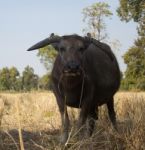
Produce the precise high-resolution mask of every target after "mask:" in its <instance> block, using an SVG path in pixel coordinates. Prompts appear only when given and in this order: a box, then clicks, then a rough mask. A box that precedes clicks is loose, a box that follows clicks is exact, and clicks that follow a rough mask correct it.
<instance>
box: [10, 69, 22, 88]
mask: <svg viewBox="0 0 145 150" xmlns="http://www.w3.org/2000/svg"><path fill="white" fill-rule="evenodd" d="M19 75H20V73H19V71H18V70H17V68H16V67H12V68H10V69H9V77H10V78H9V83H10V89H11V90H20V89H19V88H20V87H19V77H20V76H19Z"/></svg>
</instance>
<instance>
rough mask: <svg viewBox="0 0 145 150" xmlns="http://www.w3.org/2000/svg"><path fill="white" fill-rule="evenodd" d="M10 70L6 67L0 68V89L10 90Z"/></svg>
mask: <svg viewBox="0 0 145 150" xmlns="http://www.w3.org/2000/svg"><path fill="white" fill-rule="evenodd" d="M9 79H10V72H9V69H8V68H7V67H5V68H3V69H1V70H0V90H10V81H9Z"/></svg>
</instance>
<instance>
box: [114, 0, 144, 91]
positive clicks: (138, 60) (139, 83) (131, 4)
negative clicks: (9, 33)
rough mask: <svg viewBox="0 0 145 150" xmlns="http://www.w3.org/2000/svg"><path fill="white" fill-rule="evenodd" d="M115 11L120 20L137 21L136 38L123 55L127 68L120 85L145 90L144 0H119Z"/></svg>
mask: <svg viewBox="0 0 145 150" xmlns="http://www.w3.org/2000/svg"><path fill="white" fill-rule="evenodd" d="M117 12H118V15H119V17H120V18H121V20H123V21H126V22H128V21H130V20H132V19H133V21H135V22H137V23H138V27H137V30H138V38H137V40H136V41H135V42H134V46H132V47H131V48H130V49H128V51H127V52H126V53H125V54H124V56H123V58H124V62H125V63H126V65H127V70H126V72H125V77H124V79H123V81H122V87H123V88H124V89H129V90H130V89H137V90H145V32H144V31H145V22H144V21H145V1H144V0H132V1H131V0H120V6H119V8H118V9H117Z"/></svg>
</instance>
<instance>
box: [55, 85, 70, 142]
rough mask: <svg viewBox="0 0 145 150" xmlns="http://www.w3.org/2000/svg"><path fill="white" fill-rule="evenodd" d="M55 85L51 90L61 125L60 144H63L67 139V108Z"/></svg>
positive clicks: (61, 94)
mask: <svg viewBox="0 0 145 150" xmlns="http://www.w3.org/2000/svg"><path fill="white" fill-rule="evenodd" d="M55 85H57V84H55ZM55 85H54V87H53V90H54V94H55V96H56V100H57V104H58V108H59V111H60V116H61V124H62V127H61V136H60V143H62V144H65V143H66V141H67V139H68V133H69V117H68V113H67V106H66V104H65V99H64V96H63V93H61V92H60V91H59V89H58V87H57V86H55Z"/></svg>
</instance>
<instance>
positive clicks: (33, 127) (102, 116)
mask: <svg viewBox="0 0 145 150" xmlns="http://www.w3.org/2000/svg"><path fill="white" fill-rule="evenodd" d="M115 110H116V113H117V124H118V130H119V131H118V132H116V131H114V130H113V129H112V126H111V123H110V121H109V119H108V114H107V113H106V108H105V106H103V107H100V108H99V120H98V121H97V122H96V127H95V131H94V133H93V135H92V137H90V138H89V139H82V141H78V140H77V136H76V130H75V120H76V119H77V116H78V112H79V110H75V109H69V115H70V120H71V122H72V124H71V129H70V137H69V140H68V144H67V145H66V146H61V145H60V144H59V134H60V130H59V128H60V116H59V112H58V108H57V105H56V102H55V97H54V95H53V94H52V93H51V92H42V93H41V92H31V93H0V128H1V131H0V150H19V149H20V150H66V149H67V150H68V149H69V150H74V149H75V150H79V149H81V150H91V149H92V150H145V93H143V92H139V93H135V92H119V93H117V94H116V95H115Z"/></svg>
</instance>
